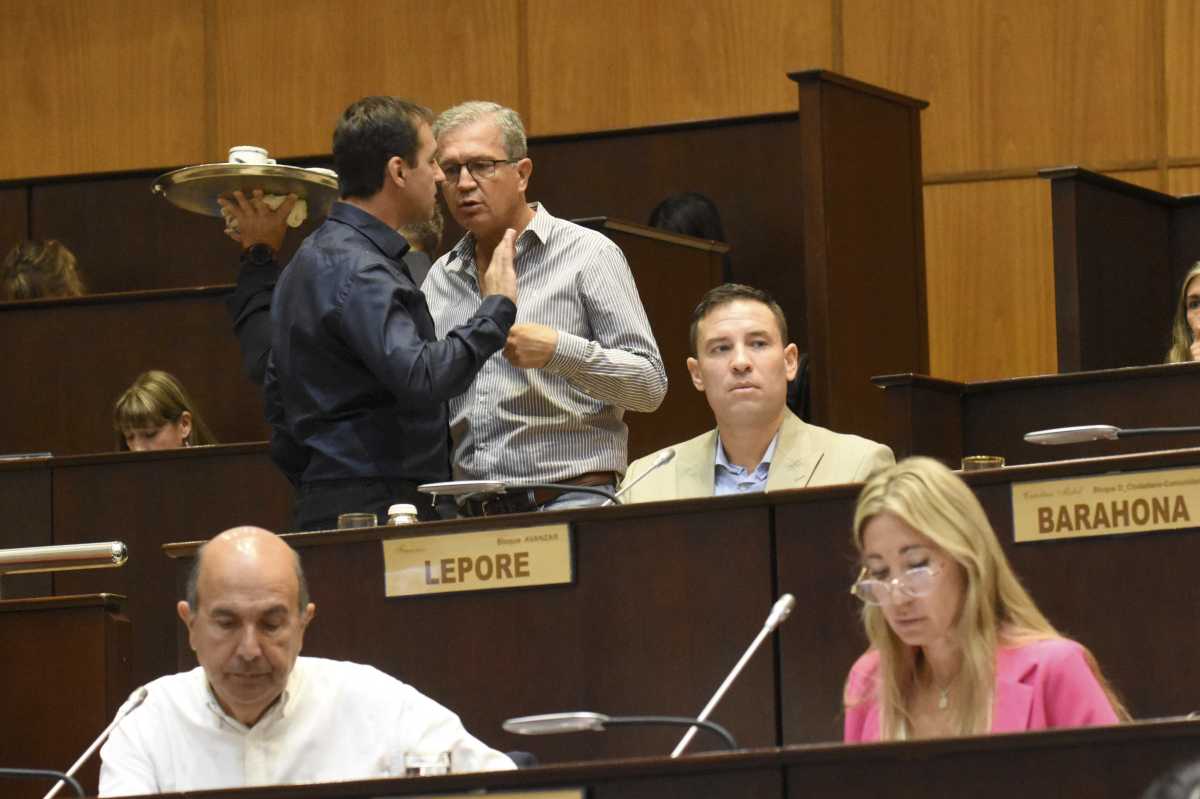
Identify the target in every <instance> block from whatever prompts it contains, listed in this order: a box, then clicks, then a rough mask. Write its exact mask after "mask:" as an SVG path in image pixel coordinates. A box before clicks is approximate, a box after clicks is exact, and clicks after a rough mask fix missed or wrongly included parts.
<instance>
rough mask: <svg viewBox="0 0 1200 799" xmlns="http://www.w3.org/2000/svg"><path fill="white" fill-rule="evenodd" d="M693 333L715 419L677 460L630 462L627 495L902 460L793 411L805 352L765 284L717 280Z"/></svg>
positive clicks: (695, 361) (790, 480) (697, 380)
mask: <svg viewBox="0 0 1200 799" xmlns="http://www.w3.org/2000/svg"><path fill="white" fill-rule="evenodd" d="M691 342H692V357H691V358H688V360H687V367H688V372H689V373H690V374H691V377H692V384H693V386H695V388H696V390H697V391H703V392H704V396H705V398H706V399H707V400H708V404H709V407H710V408H712V412H713V416H715V417H716V420H717V427H716V429H715V430H710V431H709V432H707V433H704V434H703V435H700V436H697V437H696V438H693V439H690V440H688V441H684V442H681V443H679V444H676V445H675V446H674V447H673V449H674V450H675V457H674V459H673V460H671V461H669V462H668V463H667V464H666V465H665V466H662V467H661V468H658V469H657V470H655V471H654V472H653V473H651V474H647V471H648V470H649V469H650V468H651V467H652V465H653V464H654V463H655V462H656V461H657V460H658V459H659V456H660V454H661V453H660V452H655V453H652V454H650V455H647V456H645V457H644V458H639V459H638V460H636V461H634V462H633V463H631V464H629V471H628V472H627V473H626V475H625V485H627V486H630V489H629V490H628V491H627V492H626V493H625V495H624V496H623V498H622V499H623V501H625V502H655V501H658V500H666V499H690V498H694V497H711V496H724V495H727V494H747V493H755V492H761V491H782V490H785V489H789V488H805V487H808V486H822V485H833V484H836V483H861V482H863V481H865V480H866V479H867V478H869V477H870V476H871V475H872V474H874V473H875V472H877V471H879V470H880V469H883V468H884V467H887V466H891V465H892V464H893V463H895V462H896V460H895V458H894V457H893V455H892V451H891V450H890V449H889V448H888V447H886V446H884V445H883V444H879V443H877V442H874V441H870V440H868V439H865V438H861V437H859V436H854V435H847V434H844V433H835V432H833V431H832V430H826V429H825V428H824V427H818V426H817V425H815V424H809V423H807V422H805V421H803V420H802V419H800V417H798V416H796V415H795V414H794V413H792V412H791V411H789V410H788V408H787V386H788V381H789V380H792V379H793V378H794V377H795V376H796V370H797V366H798V361H799V353H798V352H797V351H796V345H795V344H793V343H789V342H788V334H787V319H786V318H785V317H784V315H783V309H782V308H780V307H779V304H778V303H777V302H775V300H773V299H772V298H771V296H770V295H769V294H767V293H766V292H765V291H762V290H761V289H757V288H754V287H752V286H743V285H740V284H737V283H726V284H725V285H723V286H717V287H716V288H714V289H711V290H710V291H709V292H708V293H707V294H705V295H704V297H703V299H701V300H700V304H699V305H698V306H696V310H695V311H694V312H693V314H692V329H691ZM642 475H646V479H644V480H642V481H641V482H638V483H637V485H634V481H635V480H638V478H639V477H640V476H642Z"/></svg>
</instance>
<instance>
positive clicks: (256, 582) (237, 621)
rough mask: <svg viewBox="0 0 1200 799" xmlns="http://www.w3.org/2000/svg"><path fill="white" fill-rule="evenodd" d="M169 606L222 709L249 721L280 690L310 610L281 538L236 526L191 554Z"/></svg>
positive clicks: (293, 661)
mask: <svg viewBox="0 0 1200 799" xmlns="http://www.w3.org/2000/svg"><path fill="white" fill-rule="evenodd" d="M188 582H189V585H188V601H187V602H180V603H178V604H177V605H176V606H175V608H176V612H178V613H179V618H180V620H181V621H183V623H184V624H185V625H187V628H188V643H189V644H190V645H191V647H192V651H193V652H195V653H196V660H198V661H199V662H200V665H201V666H202V667H203V668H204V673H205V675H206V676H207V678H208V683H209V686H210V687H211V688H212V692H213V695H214V696H216V698H217V701H218V702H219V703H220V705H221V708H222V709H223V710H224V711H225V712H226V713H228V714H230V715H231V716H233V717H234V718H236V719H237V720H238V721H240V722H241V723H243V724H245V725H246V726H248V727H249V726H253V725H254V724H256V723H257V722H258V720H259V719H260V718H262V715H263V713H265V712H266V710H267V708H269V707H270V706H271V705H272V704H273V703H274V702H275V701H276V700H277V699H278V698H279V697H280V696H281V695H282V694H283V690H284V688H285V687H286V686H287V681H288V675H290V674H291V672H292V667H293V666H294V665H295V664H296V658H297V657H298V656H299V655H300V650H301V649H302V648H303V646H304V631H305V630H306V629H307V628H308V623H309V622H310V621H312V618H313V615H314V614H315V613H316V610H317V609H316V606H314V605H313V604H312V603H311V602H309V601H308V597H307V594H308V591H307V589H306V588H305V587H304V574H303V573H302V572H301V571H300V559H299V558H298V557H297V556H296V553H295V552H294V551H293V550H292V548H291V547H289V546H288V545H287V544H286V543H285V542H284V541H283V539H282V538H280V537H279V536H277V535H275V534H274V533H270V532H268V531H266V530H262V529H259V528H257V527H236V528H234V529H232V530H226V531H225V532H223V533H221V534H220V535H219V536H217V537H216V538H214V539H213V540H211V541H209V542H208V543H207V544H205V545H204V547H203V548H202V549H201V550H200V552H199V553H197V557H196V564H195V566H194V568H193V573H192V578H191V579H190V580H189V581H188Z"/></svg>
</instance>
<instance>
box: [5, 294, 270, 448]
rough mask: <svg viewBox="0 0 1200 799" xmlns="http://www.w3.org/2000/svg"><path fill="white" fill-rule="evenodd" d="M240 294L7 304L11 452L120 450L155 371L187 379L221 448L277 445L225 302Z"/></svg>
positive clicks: (7, 414)
mask: <svg viewBox="0 0 1200 799" xmlns="http://www.w3.org/2000/svg"><path fill="white" fill-rule="evenodd" d="M230 290H231V287H229V286H222V287H212V288H198V289H180V290H174V291H143V292H136V293H132V294H110V295H91V296H87V297H78V298H74V299H68V300H28V301H24V302H9V303H0V340H4V341H10V342H20V343H19V345H14V346H12V347H9V348H8V352H7V353H6V354H5V357H4V359H3V361H0V382H2V383H3V384H4V385H6V386H9V387H10V390H9V391H8V394H7V397H6V403H5V413H4V414H3V416H0V441H2V442H3V450H4V452H6V453H12V452H53V453H54V454H55V455H77V454H83V453H89V452H111V451H113V450H115V449H116V448H117V438H116V434H115V433H114V432H113V427H112V407H113V403H114V402H116V399H117V395H119V394H120V393H121V392H122V391H124V390H125V389H126V388H128V387H129V384H130V383H132V382H133V379H134V378H135V377H137V375H139V374H140V373H142V372H144V371H146V370H147V369H163V370H166V371H168V372H170V373H172V374H174V375H175V376H176V377H178V378H179V379H180V381H182V382H183V385H184V386H185V387H186V388H187V391H188V393H189V394H190V395H191V397H192V399H193V400H194V401H195V402H196V404H197V406H198V408H199V410H200V411H201V413H202V415H203V417H204V420H205V421H206V422H207V423H208V425H209V427H210V428H211V429H212V431H213V435H215V436H216V437H217V440H218V441H222V442H234V441H262V440H264V439H265V438H266V437H267V425H266V422H264V421H263V410H262V399H261V396H260V394H259V391H258V388H257V387H256V386H254V385H253V384H252V383H251V382H250V381H249V380H247V379H246V378H245V377H243V376H242V374H241V358H240V356H239V355H238V347H237V341H236V339H235V338H234V336H233V332H232V328H231V326H230V321H229V314H228V313H227V312H226V310H225V305H224V299H225V296H226V295H227V294H228V293H229V291H230Z"/></svg>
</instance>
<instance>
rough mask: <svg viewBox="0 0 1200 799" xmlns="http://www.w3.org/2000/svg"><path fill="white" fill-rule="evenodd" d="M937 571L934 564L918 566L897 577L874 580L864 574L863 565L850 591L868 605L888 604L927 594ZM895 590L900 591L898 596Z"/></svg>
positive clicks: (931, 587)
mask: <svg viewBox="0 0 1200 799" xmlns="http://www.w3.org/2000/svg"><path fill="white" fill-rule="evenodd" d="M939 573H941V569H940V568H937V567H935V566H918V567H916V568H915V569H909V570H908V571H906V572H904V574H901V575H900V576H899V577H893V578H892V579H890V580H876V579H874V578H873V577H867V576H866V575H867V570H866V568H865V567H864V568H863V570H862V571H861V572H860V573H859V575H858V579H857V580H855V581H854V585H852V586H850V593H851V594H853V595H854V596H856V597H858V598H859V599H861V600H862V601H863V602H864V603H866V604H868V605H888V604H891V603H892V602H897V601H903V600H904V598H905V597H913V598H916V597H923V596H929V594H930V593H932V592H933V578H935V577H937V576H938V574H939ZM897 591H899V592H900V594H901V596H900V597H897V596H896V592H897Z"/></svg>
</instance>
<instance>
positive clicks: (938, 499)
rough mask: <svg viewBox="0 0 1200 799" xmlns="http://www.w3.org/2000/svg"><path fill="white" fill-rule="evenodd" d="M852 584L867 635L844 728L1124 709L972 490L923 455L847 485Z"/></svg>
mask: <svg viewBox="0 0 1200 799" xmlns="http://www.w3.org/2000/svg"><path fill="white" fill-rule="evenodd" d="M854 541H855V545H856V546H857V547H858V551H859V555H860V557H861V560H862V569H861V571H860V573H859V578H858V580H857V581H855V583H854V585H853V587H852V588H851V591H852V593H853V594H854V595H855V596H856V597H858V598H859V599H860V600H862V602H863V625H864V626H865V627H866V632H867V638H868V639H869V641H870V644H871V647H870V649H869V650H868V651H867V652H866V653H865V654H864V655H863V656H862V657H860V658H859V659H858V662H857V663H855V664H854V667H853V668H852V669H851V670H850V675H849V677H848V678H847V680H846V691H845V708H846V725H845V736H844V737H845V740H846V741H847V742H860V741H877V740H899V739H911V738H934V737H944V736H952V735H973V734H981V733H987V732H1019V731H1022V730H1038V729H1046V728H1049V727H1083V726H1092V725H1103V724H1116V723H1118V722H1119V721H1122V720H1127V719H1128V713H1127V712H1126V711H1125V708H1124V707H1123V706H1122V704H1121V702H1120V700H1119V699H1118V698H1117V697H1116V695H1115V693H1114V692H1113V691H1112V689H1111V688H1110V687H1109V685H1108V683H1107V681H1106V680H1105V679H1104V676H1103V675H1102V674H1101V673H1100V670H1099V668H1098V667H1097V665H1096V662H1095V660H1094V659H1093V658H1092V655H1091V653H1090V652H1088V650H1087V649H1086V648H1084V647H1083V646H1082V645H1080V644H1078V643H1076V642H1075V641H1071V640H1069V639H1067V638H1063V637H1062V636H1061V635H1059V634H1058V632H1057V631H1056V630H1055V629H1054V627H1052V626H1051V624H1050V622H1049V621H1047V620H1046V617H1045V616H1043V615H1042V613H1041V611H1040V610H1038V609H1037V606H1036V605H1035V604H1034V603H1033V599H1032V598H1030V596H1029V594H1028V593H1027V592H1026V591H1025V589H1024V588H1023V587H1022V586H1021V584H1020V582H1019V581H1018V580H1017V577H1016V575H1015V574H1013V571H1012V568H1011V567H1010V566H1009V564H1008V560H1007V559H1006V558H1005V556H1004V552H1003V550H1001V548H1000V544H999V542H998V541H997V540H996V534H995V533H994V532H993V531H992V527H991V525H990V524H989V523H988V520H987V517H986V516H985V515H984V512H983V508H982V507H981V506H980V505H979V501H978V500H977V499H976V498H975V495H974V493H972V491H971V490H970V489H969V488H968V487H967V486H966V484H965V483H963V481H962V480H961V479H959V478H958V477H957V476H956V475H955V474H954V473H953V472H951V471H950V470H949V469H947V468H946V467H945V466H943V465H942V464H940V463H938V462H937V461H935V460H932V459H930V458H909V459H907V460H904V461H902V462H900V463H898V464H896V465H895V466H893V467H891V468H889V469H886V470H884V471H883V472H880V473H879V474H877V475H876V476H875V477H874V478H872V479H871V480H870V481H869V482H868V483H867V484H866V485H865V486H864V487H863V491H862V494H861V495H860V496H859V498H858V505H857V507H856V509H855V514H854Z"/></svg>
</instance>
